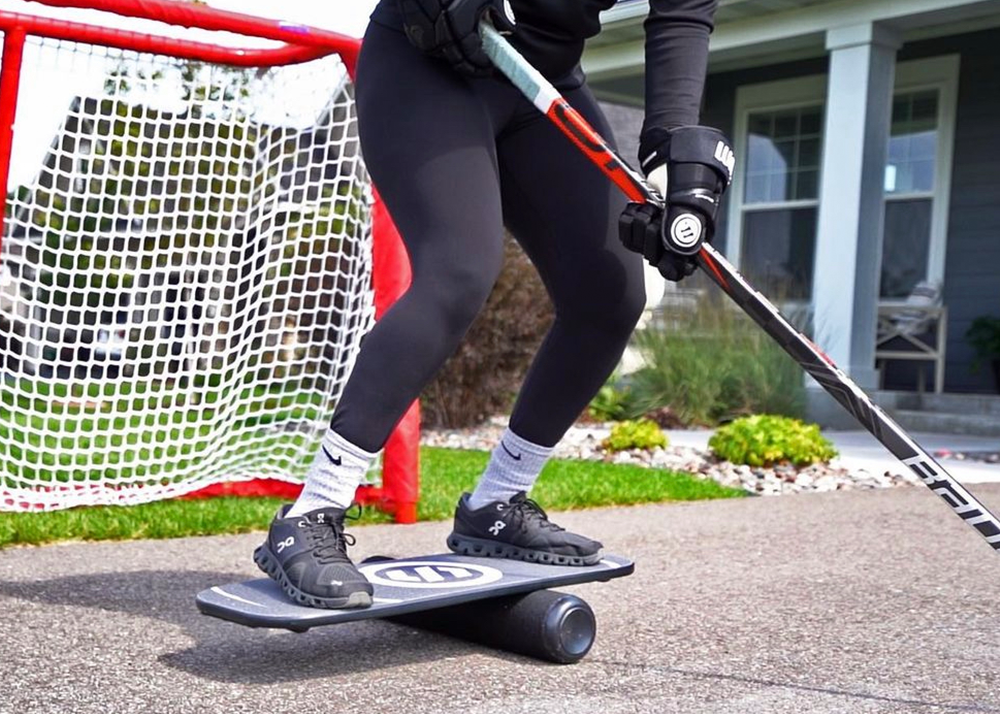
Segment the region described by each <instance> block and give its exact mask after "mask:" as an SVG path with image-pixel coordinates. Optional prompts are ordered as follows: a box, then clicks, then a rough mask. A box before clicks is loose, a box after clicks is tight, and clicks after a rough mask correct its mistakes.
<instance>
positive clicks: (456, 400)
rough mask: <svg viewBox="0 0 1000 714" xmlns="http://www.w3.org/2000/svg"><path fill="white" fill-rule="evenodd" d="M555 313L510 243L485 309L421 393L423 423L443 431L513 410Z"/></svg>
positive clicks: (531, 269)
mask: <svg viewBox="0 0 1000 714" xmlns="http://www.w3.org/2000/svg"><path fill="white" fill-rule="evenodd" d="M552 315H553V312H552V303H551V301H550V300H549V296H548V294H547V293H546V292H545V287H544V286H543V285H542V281H541V280H540V279H539V277H538V273H537V272H536V271H535V269H534V267H533V266H532V265H531V262H530V261H529V260H528V258H527V256H526V255H525V254H524V252H523V251H522V250H521V248H520V247H519V246H518V245H517V243H516V242H514V241H513V240H511V239H508V240H507V242H506V246H505V249H504V267H503V270H502V271H501V273H500V277H499V278H498V279H497V284H496V286H495V287H494V288H493V292H492V293H491V294H490V298H489V300H487V302H486V306H485V307H484V308H483V311H482V313H480V315H479V317H478V318H477V319H476V321H475V322H474V323H473V324H472V327H470V328H469V332H468V334H466V336H465V338H464V339H463V341H462V344H461V345H460V346H459V348H458V350H456V352H455V354H454V355H453V356H452V357H451V358H450V359H449V360H448V361H447V362H446V363H445V365H444V367H443V368H442V369H441V371H440V372H439V373H438V374H437V376H436V377H435V378H434V380H433V381H432V382H431V383H430V384H429V385H427V387H426V388H425V389H424V391H423V393H422V394H421V395H420V399H421V405H420V406H421V416H422V420H423V422H424V423H425V424H426V425H427V426H439V427H445V428H459V427H465V426H475V425H476V424H480V423H482V422H483V421H485V420H486V419H488V418H489V417H491V416H494V415H495V414H502V413H504V412H507V411H509V410H510V408H511V406H512V404H513V400H514V396H515V395H516V393H517V389H518V387H519V386H520V384H521V380H522V379H523V378H524V374H525V373H526V372H527V370H528V365H529V364H531V360H532V358H533V357H534V356H535V352H536V351H537V350H538V346H539V345H540V344H541V342H542V338H543V337H544V336H545V333H546V332H547V331H548V328H549V325H550V324H551V323H552Z"/></svg>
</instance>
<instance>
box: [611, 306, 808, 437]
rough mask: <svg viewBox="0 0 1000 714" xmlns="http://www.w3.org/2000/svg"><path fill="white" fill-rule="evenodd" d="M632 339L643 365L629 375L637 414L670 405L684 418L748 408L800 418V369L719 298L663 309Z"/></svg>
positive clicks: (703, 419)
mask: <svg viewBox="0 0 1000 714" xmlns="http://www.w3.org/2000/svg"><path fill="white" fill-rule="evenodd" d="M663 321H664V322H665V323H666V324H669V325H671V329H669V330H667V329H645V330H641V331H639V332H637V333H636V335H635V337H634V340H633V344H634V345H635V347H636V349H637V350H638V351H639V353H640V354H641V355H642V357H643V361H644V362H645V366H643V367H641V368H640V369H639V370H637V371H636V372H635V373H633V374H631V375H629V377H628V379H629V384H630V386H631V389H632V390H633V393H634V394H633V398H634V399H635V401H636V403H637V404H638V405H639V406H640V413H643V412H649V411H652V410H654V409H657V408H662V407H670V408H671V410H672V411H673V412H674V413H675V414H676V415H677V416H678V417H679V418H680V419H681V420H682V421H683V422H684V423H686V424H701V425H714V424H717V423H719V422H720V421H726V420H729V419H732V418H734V417H738V416H741V415H746V414H756V413H772V414H783V415H786V416H791V417H798V416H801V414H802V412H803V406H804V403H805V386H804V383H803V379H802V370H801V368H800V367H799V366H798V365H797V364H796V363H795V361H794V360H792V359H791V358H790V357H789V356H788V355H787V354H785V352H784V351H783V350H782V349H781V347H779V346H778V345H777V344H775V342H774V341H773V340H772V339H771V338H770V337H769V336H768V335H766V334H765V333H764V332H763V331H762V330H761V329H760V327H758V326H757V325H756V324H755V323H753V322H752V321H751V320H750V319H749V318H747V317H746V316H745V315H743V314H742V313H740V312H738V311H737V310H736V309H734V308H733V307H732V306H731V305H729V304H727V303H723V302H722V301H721V300H720V299H718V298H717V297H712V298H703V299H701V300H700V301H699V303H698V304H697V306H696V307H695V308H694V309H690V308H689V309H687V310H679V309H674V310H672V311H670V312H668V313H665V314H664V315H663Z"/></svg>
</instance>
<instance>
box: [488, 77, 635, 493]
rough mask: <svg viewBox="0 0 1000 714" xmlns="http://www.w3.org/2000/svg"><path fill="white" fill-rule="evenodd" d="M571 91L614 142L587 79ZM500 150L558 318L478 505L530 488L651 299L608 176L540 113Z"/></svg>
mask: <svg viewBox="0 0 1000 714" xmlns="http://www.w3.org/2000/svg"><path fill="white" fill-rule="evenodd" d="M567 98H568V99H569V101H570V102H571V103H572V104H573V106H574V107H575V108H576V109H577V110H578V111H580V112H581V113H582V114H583V115H584V117H586V119H587V120H588V121H589V122H590V123H591V124H592V125H593V126H594V127H595V128H596V129H597V130H598V131H599V132H600V133H601V134H602V135H604V136H605V137H608V138H609V140H610V136H611V130H610V127H609V126H608V124H607V121H606V120H605V119H604V116H603V114H602V113H601V111H600V109H599V107H598V105H597V103H596V101H595V100H594V99H593V97H592V96H591V94H590V92H589V91H588V90H587V89H586V87H584V88H582V89H579V90H576V91H573V92H569V93H568V94H567ZM498 154H499V160H500V176H501V186H502V192H503V207H504V218H505V221H506V223H507V225H508V227H509V228H510V229H511V231H512V232H513V234H514V236H515V237H516V238H517V239H518V241H519V242H520V243H521V245H522V246H523V247H524V249H525V252H526V253H527V254H528V256H529V257H530V258H531V260H532V262H533V263H534V264H535V266H536V267H537V269H538V271H539V274H540V275H541V277H542V280H543V282H544V283H545V286H546V288H547V289H548V291H549V294H550V296H551V297H552V300H553V302H554V304H555V312H556V317H555V321H554V323H553V325H552V328H551V329H550V331H549V333H548V335H547V336H546V338H545V340H544V342H543V343H542V346H541V348H540V349H539V351H538V354H537V355H536V357H535V359H534V361H533V363H532V365H531V368H530V370H529V371H528V374H527V376H526V378H525V380H524V384H523V386H522V388H521V391H520V394H519V396H518V399H517V402H516V404H515V406H514V410H513V414H512V416H511V420H510V426H509V429H508V431H507V433H506V434H505V435H504V436H503V438H502V440H501V442H500V444H499V445H498V446H497V448H496V450H495V451H494V454H493V457H492V459H491V461H490V464H489V466H488V467H487V469H486V472H485V473H484V475H483V477H482V478H481V479H480V481H479V484H478V485H477V488H476V491H475V492H474V493H473V495H472V498H471V504H472V506H473V507H479V506H482V505H483V504H485V503H488V502H491V501H505V500H507V499H508V498H510V497H511V496H512V495H514V494H515V493H517V492H519V491H528V490H530V488H531V486H532V485H533V484H534V480H535V479H536V478H537V476H538V473H539V472H540V470H541V468H542V466H544V464H545V461H546V460H547V459H548V456H549V454H550V453H551V451H552V447H553V446H554V445H555V444H556V443H557V442H558V441H559V440H560V439H561V438H562V436H563V434H565V432H566V430H567V429H568V428H569V427H570V426H571V425H572V423H573V422H574V421H575V420H576V419H577V417H578V416H579V415H580V412H581V411H582V410H583V409H584V408H585V407H586V405H587V404H588V403H589V402H590V400H591V399H592V398H593V396H594V395H595V394H596V393H597V391H598V390H599V389H600V387H601V385H602V384H603V383H604V381H605V380H606V379H607V377H608V375H610V374H611V372H612V371H613V370H614V368H615V366H616V365H617V363H618V360H619V359H620V358H621V354H622V352H623V350H624V349H625V345H626V343H627V341H628V338H629V336H630V335H631V333H632V330H633V329H634V328H635V324H636V322H637V320H638V319H639V316H640V314H641V312H642V309H643V306H644V304H645V291H644V282H643V270H642V259H641V256H639V255H638V254H635V253H631V252H629V251H627V250H625V248H624V247H623V246H622V245H621V242H620V241H619V239H618V227H617V224H618V217H619V215H620V214H621V211H622V209H623V208H624V206H625V199H624V197H623V196H622V195H621V194H620V192H619V191H618V190H617V189H616V188H615V187H614V186H613V185H612V184H611V183H610V182H609V181H608V180H607V178H605V177H604V176H603V175H602V174H601V173H600V172H599V171H598V170H597V169H595V168H594V167H593V166H592V165H591V164H590V162H589V160H587V159H586V158H585V157H583V156H582V155H581V154H580V153H579V151H578V150H577V149H576V147H574V146H573V145H572V144H571V143H570V142H569V141H568V140H567V139H566V138H565V137H564V136H562V134H560V133H559V131H558V130H557V129H555V128H554V127H553V126H552V125H551V124H550V123H549V122H548V121H547V120H545V119H541V118H538V119H537V120H533V121H532V120H528V121H527V123H526V124H524V125H522V126H521V128H520V129H518V130H516V131H512V132H509V133H508V134H505V135H504V138H503V140H502V141H501V142H500V144H499V146H498Z"/></svg>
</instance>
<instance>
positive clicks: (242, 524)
mask: <svg viewBox="0 0 1000 714" xmlns="http://www.w3.org/2000/svg"><path fill="white" fill-rule="evenodd" d="M420 455H421V471H422V479H421V499H420V504H419V506H418V511H417V516H418V518H419V519H420V520H422V521H433V520H445V519H448V518H450V517H451V515H452V513H453V511H454V508H455V502H456V500H457V499H458V496H459V494H460V493H461V492H462V491H465V490H469V489H471V488H472V486H473V484H474V483H475V480H476V478H477V477H478V476H479V474H480V473H481V472H482V470H483V468H484V467H485V466H486V462H487V460H488V458H489V454H487V453H486V452H481V451H458V450H450V449H435V448H422V449H421V451H420ZM742 495H744V494H743V492H742V491H740V490H736V489H731V488H726V487H724V486H720V485H719V484H717V483H715V482H714V481H707V480H701V479H698V478H695V477H693V476H690V475H687V474H681V473H675V472H670V471H661V470H656V469H646V468H643V467H640V466H627V465H616V464H605V463H600V462H593V461H552V462H550V463H549V464H548V466H547V467H546V468H545V471H544V472H542V476H541V478H540V479H539V481H538V484H537V485H536V486H535V489H534V491H533V492H532V497H533V498H534V499H535V500H537V501H538V502H539V503H541V504H542V505H543V506H544V507H545V508H546V509H548V510H553V511H559V510H568V509H575V508H593V507H598V506H610V505H625V504H634V503H651V502H660V501H694V500H703V499H711V498H732V497H739V496H742ZM280 503H281V501H279V500H278V499H273V498H232V497H227V498H213V499H205V500H192V501H185V500H171V501H158V502H155V503H147V504H142V505H138V506H102V507H88V508H73V509H70V510H66V511H54V512H48V513H0V548H3V547H5V546H11V545H17V544H41V543H52V542H55V541H64V540H128V539H134V538H178V537H182V536H195V535H215V534H227V533H249V532H251V531H259V530H263V529H265V528H266V527H267V524H268V523H269V522H270V520H271V518H272V517H273V516H274V512H275V511H276V510H277V508H278V505H279V504H280ZM389 520H390V519H389V517H388V516H387V515H385V514H383V513H379V512H377V511H375V510H374V509H365V512H364V514H363V516H362V519H361V522H362V523H376V522H378V523H385V522H388V521H389Z"/></svg>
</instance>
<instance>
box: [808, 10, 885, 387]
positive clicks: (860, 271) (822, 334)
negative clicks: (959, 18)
mask: <svg viewBox="0 0 1000 714" xmlns="http://www.w3.org/2000/svg"><path fill="white" fill-rule="evenodd" d="M899 46H900V42H899V40H898V38H897V37H896V36H895V35H894V34H893V33H892V32H891V31H888V30H887V29H886V28H884V27H880V26H879V25H875V24H872V23H865V24H862V25H854V26H850V27H841V28H836V29H833V30H829V31H828V32H827V35H826V47H827V50H828V51H829V52H830V76H829V84H828V90H827V99H826V125H825V127H824V135H825V140H824V144H823V165H822V169H821V176H822V185H821V187H820V194H819V218H818V225H817V234H816V264H815V275H814V279H813V308H814V318H813V325H814V331H815V333H816V336H817V338H818V341H819V342H820V343H821V344H822V346H823V347H824V349H825V350H826V352H827V353H828V354H829V355H830V357H832V358H833V360H834V361H835V362H836V363H837V365H839V366H840V367H841V368H842V369H844V370H845V371H846V372H847V373H848V374H850V375H851V377H852V378H853V379H854V380H855V381H856V382H857V383H858V384H859V385H860V386H861V387H862V388H863V389H866V390H867V389H873V388H875V387H877V385H878V375H877V372H876V370H875V321H876V313H877V305H878V292H879V274H880V265H881V260H882V224H883V203H882V201H883V183H884V174H885V161H886V146H887V143H888V136H889V124H890V120H891V118H892V114H891V112H892V88H893V78H894V74H895V66H896V50H897V49H898V48H899ZM817 388H818V387H817Z"/></svg>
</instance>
